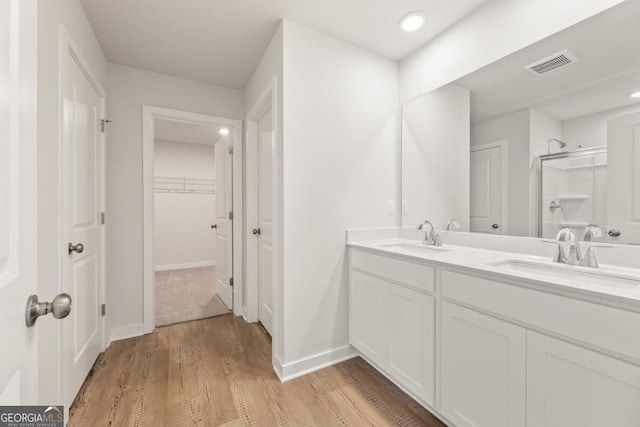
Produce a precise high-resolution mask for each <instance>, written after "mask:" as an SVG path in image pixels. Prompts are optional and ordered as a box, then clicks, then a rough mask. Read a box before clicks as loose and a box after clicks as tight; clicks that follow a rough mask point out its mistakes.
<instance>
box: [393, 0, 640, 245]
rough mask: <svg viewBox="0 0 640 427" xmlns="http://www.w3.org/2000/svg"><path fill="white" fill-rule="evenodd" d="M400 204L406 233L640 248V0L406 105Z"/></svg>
mask: <svg viewBox="0 0 640 427" xmlns="http://www.w3.org/2000/svg"><path fill="white" fill-rule="evenodd" d="M633 94H635V96H633ZM451 159H457V160H458V161H451ZM459 159H463V162H462V164H463V165H464V166H467V165H468V168H466V167H465V168H463V169H464V170H457V169H456V164H459V163H460V162H459ZM460 179H463V180H468V181H467V182H470V186H468V187H467V188H469V194H460V193H461V192H462V191H460V190H459V188H461V187H459V186H456V185H455V183H456V180H460ZM465 187H466V186H465ZM402 200H403V204H404V205H405V210H406V211H407V212H405V214H404V215H403V217H402V218H403V220H402V224H403V226H413V225H416V224H417V223H418V222H419V221H421V220H424V219H430V220H432V221H433V222H434V224H436V226H437V227H438V228H440V229H443V228H445V227H446V224H447V222H448V221H449V220H450V219H453V218H455V219H457V220H458V222H459V223H460V224H461V228H460V229H461V230H462V231H472V232H479V233H492V234H508V235H514V236H531V237H545V238H553V237H555V236H556V234H557V232H558V231H559V230H560V228H562V227H567V226H569V227H574V228H575V229H576V231H577V232H578V233H579V235H580V236H583V235H584V234H585V232H587V230H588V229H589V228H590V227H589V225H592V224H595V225H598V226H600V227H601V229H602V230H603V231H604V233H603V236H602V237H600V238H595V239H598V240H608V241H610V242H615V243H630V244H640V1H638V0H628V1H626V2H624V3H622V4H620V5H618V6H615V7H614V8H611V9H609V10H607V11H605V12H603V13H601V14H599V15H596V16H594V17H592V18H590V19H588V20H586V21H583V22H581V23H578V24H576V25H574V26H573V27H570V28H567V29H565V30H563V31H561V32H559V33H556V34H554V35H552V36H550V37H548V38H546V39H544V40H541V41H540V42H538V43H536V44H534V45H531V46H529V47H527V48H525V49H522V50H520V51H518V52H516V53H514V54H512V55H510V56H508V57H506V58H504V59H502V60H499V61H497V62H495V63H493V64H490V65H488V66H486V67H484V68H482V69H480V70H477V71H476V72H474V73H472V74H469V75H467V76H465V77H463V78H461V79H459V80H457V81H455V82H453V83H452V84H450V85H448V86H445V87H442V88H439V89H437V90H435V91H433V92H430V93H427V94H424V95H422V96H420V97H419V98H416V99H414V100H412V101H410V102H408V103H406V104H404V105H403V108H402Z"/></svg>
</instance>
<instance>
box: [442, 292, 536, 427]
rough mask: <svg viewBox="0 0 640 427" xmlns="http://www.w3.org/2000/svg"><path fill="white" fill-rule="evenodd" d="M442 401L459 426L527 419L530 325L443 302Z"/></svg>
mask: <svg viewBox="0 0 640 427" xmlns="http://www.w3.org/2000/svg"><path fill="white" fill-rule="evenodd" d="M441 341H442V350H441V358H442V362H441V401H442V403H441V407H442V413H443V415H444V416H446V417H447V418H448V419H449V420H451V421H452V422H453V423H454V424H455V425H456V426H458V427H463V426H474V427H501V426H505V427H506V426H524V425H525V391H526V385H525V377H526V331H525V329H524V328H521V327H518V326H515V325H512V324H510V323H507V322H503V321H501V320H498V319H495V318H493V317H489V316H485V315H483V314H480V313H477V312H475V311H472V310H468V309H466V308H462V307H460V306H457V305H455V304H450V303H447V302H444V303H443V304H442V337H441Z"/></svg>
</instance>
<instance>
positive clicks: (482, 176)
mask: <svg viewBox="0 0 640 427" xmlns="http://www.w3.org/2000/svg"><path fill="white" fill-rule="evenodd" d="M501 180H502V148H501V147H500V146H497V147H492V148H485V149H481V150H475V151H471V190H470V191H471V224H470V227H471V231H472V232H477V233H490V234H501V229H502V224H501V209H502V206H501V204H502V181H501Z"/></svg>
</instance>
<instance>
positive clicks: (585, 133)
mask: <svg viewBox="0 0 640 427" xmlns="http://www.w3.org/2000/svg"><path fill="white" fill-rule="evenodd" d="M636 111H640V106H639V105H632V106H628V107H623V108H616V109H614V110H607V111H603V112H601V113H597V114H592V115H589V116H584V117H578V118H575V119H571V120H566V121H564V122H562V138H563V141H564V142H566V143H567V148H566V149H567V150H578V149H580V148H589V147H598V146H602V145H607V120H609V119H612V118H614V117H617V116H622V115H624V114H630V113H634V112H636Z"/></svg>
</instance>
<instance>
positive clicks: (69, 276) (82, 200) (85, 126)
mask: <svg viewBox="0 0 640 427" xmlns="http://www.w3.org/2000/svg"><path fill="white" fill-rule="evenodd" d="M65 60H66V64H65V65H66V66H65V80H64V99H63V144H64V145H63V153H65V155H66V157H65V160H66V161H65V162H64V164H63V167H62V169H63V179H64V181H63V221H65V222H66V224H65V225H64V226H63V228H64V234H65V236H66V242H68V245H73V246H76V245H82V246H81V247H80V246H76V250H73V251H72V250H71V248H70V246H67V247H64V248H61V249H62V250H64V251H65V254H64V256H65V259H66V266H65V267H66V268H65V272H64V273H63V285H62V287H63V289H64V290H65V292H67V293H68V294H70V295H71V297H72V298H73V310H72V312H71V314H70V315H69V319H68V320H67V321H65V322H64V323H63V325H64V326H63V331H62V334H63V345H62V349H63V350H62V351H63V357H62V363H63V399H64V400H65V401H64V404H65V405H67V406H68V405H70V404H71V402H72V401H73V399H74V398H75V396H76V394H77V392H78V390H79V389H80V386H81V385H82V383H83V382H84V379H85V378H86V376H87V374H88V373H89V371H90V370H91V367H92V366H93V363H94V362H95V360H96V358H97V357H98V354H100V352H101V351H102V345H103V336H102V334H103V328H102V324H101V323H102V322H101V310H100V306H101V304H102V296H101V288H102V286H101V285H102V284H101V280H102V268H103V265H102V259H103V251H104V247H103V241H102V225H101V221H100V216H101V211H100V209H101V208H102V173H101V158H102V155H101V153H102V144H103V143H102V139H103V138H102V133H101V131H100V126H101V120H102V117H103V114H102V98H101V96H100V95H99V94H98V93H97V92H96V89H95V88H94V86H93V85H92V84H91V82H90V80H89V78H88V77H87V75H85V73H84V72H83V68H81V66H80V65H79V64H78V62H76V59H75V57H74V56H73V55H71V53H69V52H67V53H66V55H65Z"/></svg>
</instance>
